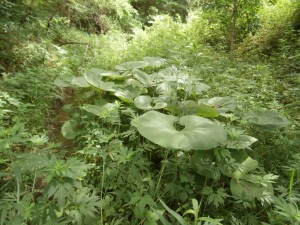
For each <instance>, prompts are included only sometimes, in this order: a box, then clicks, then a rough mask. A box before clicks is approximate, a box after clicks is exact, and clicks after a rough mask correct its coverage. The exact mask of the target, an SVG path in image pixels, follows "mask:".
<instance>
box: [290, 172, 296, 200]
mask: <svg viewBox="0 0 300 225" xmlns="http://www.w3.org/2000/svg"><path fill="white" fill-rule="evenodd" d="M294 176H295V170H292V171H291V178H290V191H289V194H292V192H293V186H294Z"/></svg>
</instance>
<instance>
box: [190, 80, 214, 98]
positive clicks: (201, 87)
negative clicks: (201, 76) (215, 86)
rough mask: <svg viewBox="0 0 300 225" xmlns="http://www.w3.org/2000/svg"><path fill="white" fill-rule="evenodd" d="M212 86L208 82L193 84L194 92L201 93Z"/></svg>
mask: <svg viewBox="0 0 300 225" xmlns="http://www.w3.org/2000/svg"><path fill="white" fill-rule="evenodd" d="M209 88H210V86H208V85H207V84H204V83H200V82H196V84H193V94H195V95H199V94H201V93H202V92H203V91H207V90H208V89H209Z"/></svg>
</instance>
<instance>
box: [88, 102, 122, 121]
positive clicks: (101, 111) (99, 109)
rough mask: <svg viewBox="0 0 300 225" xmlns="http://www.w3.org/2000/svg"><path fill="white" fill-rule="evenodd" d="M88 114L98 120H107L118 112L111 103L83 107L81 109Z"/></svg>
mask: <svg viewBox="0 0 300 225" xmlns="http://www.w3.org/2000/svg"><path fill="white" fill-rule="evenodd" d="M82 108H83V109H84V110H86V111H87V112H89V113H92V114H94V115H96V116H99V117H100V118H107V117H109V116H112V115H116V114H118V111H117V109H116V107H115V104H113V103H106V104H104V105H88V104H86V105H83V107H82Z"/></svg>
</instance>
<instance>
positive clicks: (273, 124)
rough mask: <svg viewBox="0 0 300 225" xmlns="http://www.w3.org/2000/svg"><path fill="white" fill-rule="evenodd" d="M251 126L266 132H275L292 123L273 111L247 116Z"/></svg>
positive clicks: (251, 113) (252, 113) (258, 112)
mask: <svg viewBox="0 0 300 225" xmlns="http://www.w3.org/2000/svg"><path fill="white" fill-rule="evenodd" d="M245 119H247V120H248V122H249V123H250V124H253V125H255V126H257V127H260V128H262V129H266V130H274V129H278V128H282V127H285V126H287V125H288V124H289V123H290V122H289V121H288V120H287V119H286V118H285V117H283V116H282V115H280V114H279V113H278V112H276V111H273V110H267V111H257V112H250V113H248V114H247V115H246V116H245Z"/></svg>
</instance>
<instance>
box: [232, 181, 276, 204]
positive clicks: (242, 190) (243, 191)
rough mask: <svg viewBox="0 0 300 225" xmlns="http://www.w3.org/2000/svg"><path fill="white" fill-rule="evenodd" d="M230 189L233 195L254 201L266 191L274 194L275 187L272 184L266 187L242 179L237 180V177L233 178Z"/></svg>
mask: <svg viewBox="0 0 300 225" xmlns="http://www.w3.org/2000/svg"><path fill="white" fill-rule="evenodd" d="M257 179H259V176H257ZM230 190H231V193H232V194H233V195H235V196H236V197H238V198H239V199H243V200H246V201H254V200H255V199H256V198H257V199H258V198H260V197H261V196H262V195H263V193H264V192H268V193H270V194H273V187H272V185H271V184H268V185H267V187H265V186H262V185H260V184H258V183H253V182H249V181H247V180H241V179H239V180H237V179H235V178H232V179H231V182H230Z"/></svg>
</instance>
